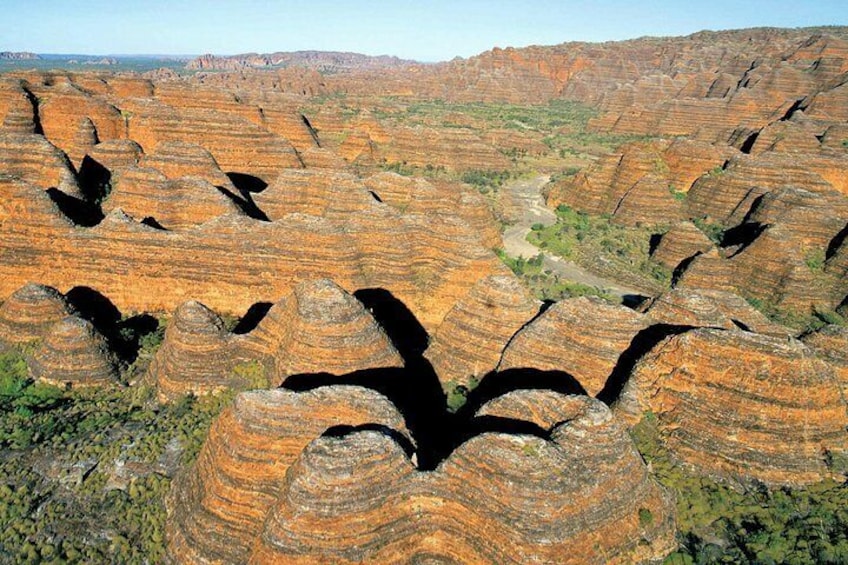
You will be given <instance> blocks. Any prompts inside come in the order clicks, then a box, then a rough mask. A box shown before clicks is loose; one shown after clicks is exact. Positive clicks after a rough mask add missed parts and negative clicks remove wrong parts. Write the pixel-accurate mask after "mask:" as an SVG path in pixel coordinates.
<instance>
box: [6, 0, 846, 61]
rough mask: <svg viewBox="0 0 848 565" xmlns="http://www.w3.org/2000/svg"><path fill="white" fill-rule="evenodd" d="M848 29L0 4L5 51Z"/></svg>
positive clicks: (509, 6) (533, 13)
mask: <svg viewBox="0 0 848 565" xmlns="http://www.w3.org/2000/svg"><path fill="white" fill-rule="evenodd" d="M811 25H848V0H815V1H810V2H799V1H798V0H792V1H789V0H771V1H765V0H747V1H745V0H741V1H740V0H733V1H729V0H713V1H711V2H703V1H702V2H694V1H691V0H677V1H671V0H641V1H640V0H608V1H595V2H590V1H585V0H562V1H553V0H526V1H523V2H522V1H515V0H469V1H461V0H457V1H454V2H450V1H444V0H437V1H430V2H427V1H425V0H396V1H384V2H377V1H372V0H347V1H335V2H332V1H328V0H298V1H295V0H286V1H280V2H274V1H272V0H265V1H261V0H236V1H221V0H186V1H180V0H169V1H165V0H146V1H145V0H141V1H139V0H134V1H132V2H126V1H123V0H111V1H107V0H0V50H7V51H35V52H38V53H81V54H98V55H105V54H138V53H147V54H154V53H155V54H200V53H216V54H235V53H244V52H251V51H255V52H260V53H265V52H272V51H295V50H302V49H317V50H335V51H356V52H360V53H366V54H369V55H382V54H389V55H398V56H400V57H404V58H411V59H417V60H422V61H438V60H447V59H451V58H453V57H455V56H462V57H468V56H471V55H474V54H477V53H479V52H481V51H485V50H487V49H490V48H492V47H495V46H498V47H507V46H514V47H520V46H525V45H533V44H535V45H552V44H556V43H562V42H565V41H607V40H615V39H629V38H634V37H640V36H643V35H685V34H688V33H692V32H695V31H699V30H702V29H734V28H742V27H754V26H779V27H798V26H811Z"/></svg>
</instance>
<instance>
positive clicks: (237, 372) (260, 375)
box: [233, 360, 271, 390]
mask: <svg viewBox="0 0 848 565" xmlns="http://www.w3.org/2000/svg"><path fill="white" fill-rule="evenodd" d="M233 376H234V377H235V379H236V382H237V383H240V385H241V387H242V388H246V389H247V390H255V389H258V388H270V387H271V383H270V382H269V380H268V375H267V374H266V373H265V366H264V365H263V364H262V363H260V362H259V361H256V360H251V361H244V362H242V363H239V364H238V365H236V366H235V367H233Z"/></svg>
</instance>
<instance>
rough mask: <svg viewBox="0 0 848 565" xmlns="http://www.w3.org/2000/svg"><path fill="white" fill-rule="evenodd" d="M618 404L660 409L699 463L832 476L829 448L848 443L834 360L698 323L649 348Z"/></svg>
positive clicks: (685, 455) (670, 432) (729, 471)
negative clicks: (823, 358) (832, 363)
mask: <svg viewBox="0 0 848 565" xmlns="http://www.w3.org/2000/svg"><path fill="white" fill-rule="evenodd" d="M617 410H618V412H619V413H621V414H622V415H627V417H631V418H638V417H639V416H640V415H641V413H642V412H643V411H646V410H650V411H651V412H653V413H654V414H655V415H656V417H657V421H658V426H659V430H660V434H661V437H662V438H663V441H664V442H665V444H666V445H667V447H668V448H669V450H670V451H671V453H672V454H673V455H674V456H675V457H677V458H678V459H680V460H682V461H684V462H685V463H687V464H689V465H692V466H694V467H695V468H697V469H698V470H700V471H702V472H705V473H709V474H716V475H720V476H725V477H728V476H739V477H743V478H746V479H756V480H760V481H763V482H766V483H772V484H803V483H811V482H816V481H819V480H821V479H823V478H825V477H828V476H831V474H833V471H832V470H831V469H829V468H828V466H827V461H828V456H827V454H828V453H829V452H831V451H833V452H844V450H845V449H846V447H848V433H846V431H845V426H846V423H848V415H846V403H845V399H844V398H843V397H842V394H841V391H840V387H839V383H838V381H837V378H836V375H835V373H834V369H833V368H832V367H831V366H830V365H829V364H828V363H827V362H825V361H823V360H821V359H819V358H817V357H816V356H815V354H814V353H813V351H812V350H810V349H809V348H808V347H807V346H805V345H804V344H802V343H801V342H799V341H797V340H794V339H791V338H790V339H789V341H787V338H774V337H768V336H762V335H757V334H753V333H748V332H742V331H737V330H734V331H725V330H716V329H697V330H692V331H690V332H686V333H684V334H682V335H678V336H673V337H669V338H667V339H666V340H664V341H662V342H660V343H659V344H658V345H657V346H656V347H654V348H653V349H652V350H651V351H650V352H648V353H647V354H646V355H645V356H644V357H643V358H642V359H641V360H640V361H639V363H638V365H637V366H636V368H635V369H634V371H633V374H632V375H631V377H630V380H629V381H628V383H627V384H626V385H625V388H624V390H623V392H622V396H621V398H620V400H619V402H618V405H617Z"/></svg>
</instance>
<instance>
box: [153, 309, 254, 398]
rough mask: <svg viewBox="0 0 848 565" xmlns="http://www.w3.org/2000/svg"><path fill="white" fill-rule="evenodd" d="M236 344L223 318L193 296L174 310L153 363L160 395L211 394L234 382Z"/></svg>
mask: <svg viewBox="0 0 848 565" xmlns="http://www.w3.org/2000/svg"><path fill="white" fill-rule="evenodd" d="M235 363H236V355H235V344H234V343H233V340H232V339H231V337H230V335H229V333H228V332H227V331H226V329H225V328H224V323H223V321H222V320H221V318H220V317H219V316H218V315H217V314H215V313H214V312H212V311H211V310H209V309H208V308H207V307H206V306H204V305H203V304H201V303H199V302H196V301H194V300H191V301H189V302H186V303H184V304H182V305H181V306H180V307H179V308H177V310H176V312H174V314H173V316H172V317H171V320H170V321H169V323H168V328H167V329H166V330H165V339H164V340H163V342H162V346H161V347H160V348H159V350H158V351H157V352H156V355H155V357H154V358H153V361H152V362H151V364H150V376H151V378H152V379H153V381H154V382H155V383H156V385H157V387H158V392H159V397H160V398H163V399H167V400H172V399H174V398H177V397H179V396H182V395H184V394H187V393H193V394H195V395H201V394H208V393H212V392H215V391H217V390H220V389H222V388H225V387H228V386H234V385H238V384H241V383H238V382H234V376H233V375H232V368H233V366H234V365H235Z"/></svg>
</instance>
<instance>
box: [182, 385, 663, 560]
mask: <svg viewBox="0 0 848 565" xmlns="http://www.w3.org/2000/svg"><path fill="white" fill-rule="evenodd" d="M342 393H344V394H345V395H347V398H349V399H350V402H352V403H353V406H357V405H359V402H360V399H362V398H363V397H366V396H368V395H372V396H373V393H370V392H368V391H365V390H364V389H356V388H350V387H330V388H319V389H316V390H314V391H312V392H310V393H300V394H293V393H290V392H287V391H282V390H278V391H266V392H261V393H246V394H242V395H241V396H240V397H239V398H238V399H237V401H236V403H235V405H234V406H233V408H231V409H229V410H228V411H227V412H225V413H224V415H223V416H222V418H221V419H220V420H219V421H218V422H217V423H216V424H215V426H214V427H213V430H212V432H211V433H210V437H209V439H208V440H207V443H206V445H205V446H204V448H203V451H202V452H201V456H200V459H199V460H198V462H197V464H196V473H191V474H189V473H186V474H184V475H181V476H180V477H179V478H178V480H177V483H176V488H175V489H174V494H173V497H172V501H171V502H172V505H173V516H174V519H173V520H172V522H171V526H170V533H171V537H170V539H171V548H172V550H173V554H174V555H175V557H176V558H177V560H178V561H179V562H183V563H199V562H206V561H209V560H215V561H220V562H223V563H233V562H250V563H279V562H286V563H316V562H335V563H409V562H417V561H419V560H422V559H427V560H438V561H449V562H460V563H528V562H537V563H629V562H634V561H647V560H651V559H655V558H657V557H661V556H662V555H665V554H666V553H667V552H668V551H670V550H671V549H672V548H673V546H674V539H673V530H674V516H673V510H672V508H673V507H672V504H671V500H670V498H669V497H668V495H666V494H665V493H664V491H662V489H660V488H659V487H658V486H657V485H656V484H655V483H654V482H653V481H652V480H651V479H650V478H649V475H648V472H647V468H646V467H645V465H644V463H643V462H642V460H641V458H640V457H639V455H638V453H637V452H636V450H635V449H634V447H633V444H632V442H631V440H630V438H629V437H628V436H627V434H626V433H625V431H624V429H623V428H621V427H620V426H619V424H617V423H616V422H615V420H614V419H613V418H612V415H611V413H610V411H609V410H608V409H607V407H606V406H604V405H603V404H602V403H600V402H598V401H595V400H591V399H588V398H585V397H573V396H565V395H561V394H558V393H554V392H552V391H517V392H513V393H510V394H508V395H506V396H504V397H501V398H498V399H495V400H493V401H491V402H489V403H488V404H486V405H485V406H483V407H482V408H481V409H480V411H479V412H478V416H477V417H478V419H479V421H480V422H481V425H485V422H493V421H503V420H510V421H516V422H518V421H521V422H524V423H525V424H527V425H530V426H535V427H537V428H538V430H539V432H538V433H539V434H540V435H531V434H529V433H510V432H504V431H483V432H482V433H480V434H478V435H476V436H474V437H473V438H471V439H469V440H468V441H466V442H465V443H463V444H462V445H461V446H459V447H458V448H457V449H456V450H455V451H454V452H453V453H452V454H451V455H450V456H449V457H448V458H447V459H446V460H445V461H444V462H443V463H442V464H441V465H440V466H439V467H438V468H437V469H436V470H434V471H428V472H422V471H419V470H417V469H416V464H415V459H414V456H413V455H412V452H411V451H410V449H411V445H410V444H409V443H408V440H407V439H405V433H404V432H403V428H402V424H400V422H397V421H396V418H394V417H392V416H391V415H390V413H383V412H381V410H382V408H381V406H382V404H381V402H380V401H379V398H380V397H376V398H369V400H370V401H371V402H372V403H373V404H372V408H371V413H370V416H371V418H372V419H374V423H378V422H379V423H380V424H381V425H378V426H375V425H369V426H361V425H360V426H357V425H356V423H357V422H361V421H362V420H363V419H368V416H366V415H365V413H364V412H363V411H361V409H358V410H356V409H349V410H348V411H347V414H344V411H340V412H336V413H335V414H332V415H331V411H332V410H333V407H334V406H335V407H337V408H338V407H341V406H342V405H343V403H344V401H343V400H342V398H343V397H342V396H341V394H342ZM316 403H317V404H316ZM306 404H313V405H314V406H312V408H317V407H318V406H319V405H320V406H322V407H323V408H324V411H322V412H311V413H307V412H305V411H304V410H302V408H305V407H306V406H305V405H306ZM344 415H346V416H347V417H348V418H349V419H350V421H351V422H353V423H352V424H348V425H344V426H337V427H335V428H333V430H332V431H331V432H328V433H323V434H322V433H321V432H320V431H317V430H320V428H313V426H316V425H318V424H321V425H323V426H326V425H328V424H329V423H331V422H332V421H333V420H334V419H335V418H337V417H340V416H344ZM295 418H298V419H295ZM393 420H395V421H393ZM390 423H393V424H395V426H398V425H399V424H400V425H401V427H394V428H393V427H392V426H389V425H387V424H390ZM225 426H226V427H225ZM224 429H226V430H228V434H229V437H230V438H231V439H230V441H229V442H228V444H227V445H228V447H227V448H226V449H224V448H223V447H224V445H223V444H222V443H221V442H222V438H221V437H220V433H221V431H223V430H224ZM310 430H316V431H317V433H316V431H310ZM310 435H314V436H315V437H314V438H313V439H311V440H309V441H303V440H305V439H306V438H308V437H309V436H310ZM258 445H264V446H266V447H265V449H264V450H263V451H262V452H261V454H260V453H257V452H256V447H255V446H258ZM257 456H259V458H257ZM243 459H244V460H245V462H242V463H239V462H240V461H242V460H243ZM247 461H250V464H249V465H248V464H247V463H246V462H247ZM248 467H249V469H248ZM561 469H568V470H569V472H568V473H562V472H561ZM199 486H206V488H207V489H211V492H214V493H216V494H215V495H213V496H209V494H207V495H205V496H201V492H203V491H200V490H198V487H199ZM206 492H207V493H209V492H210V490H207V491H206ZM189 510H191V511H189ZM645 516H650V520H648V519H646V518H645ZM483 533H485V534H486V535H485V537H484V538H483V537H481V535H482V534H483ZM493 533H494V535H493ZM640 540H641V541H640Z"/></svg>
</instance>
